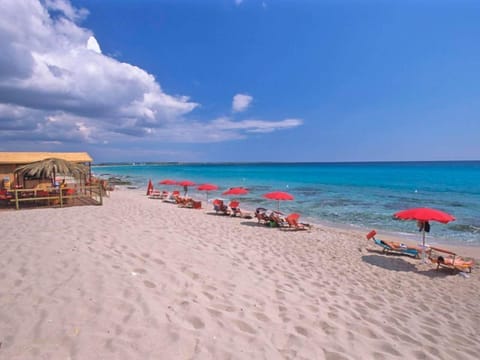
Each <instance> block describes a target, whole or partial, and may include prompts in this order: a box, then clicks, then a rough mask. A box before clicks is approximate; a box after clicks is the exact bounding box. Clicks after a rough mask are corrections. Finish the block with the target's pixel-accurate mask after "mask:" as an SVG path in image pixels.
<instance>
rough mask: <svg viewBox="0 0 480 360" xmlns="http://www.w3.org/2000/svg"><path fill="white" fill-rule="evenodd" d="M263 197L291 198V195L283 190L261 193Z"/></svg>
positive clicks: (272, 198)
mask: <svg viewBox="0 0 480 360" xmlns="http://www.w3.org/2000/svg"><path fill="white" fill-rule="evenodd" d="M263 197H264V198H267V199H270V200H279V201H280V200H293V199H294V197H293V195H291V194H289V193H287V192H284V191H273V192H269V193H267V194H264V195H263Z"/></svg>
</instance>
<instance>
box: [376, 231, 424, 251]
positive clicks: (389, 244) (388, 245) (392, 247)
mask: <svg viewBox="0 0 480 360" xmlns="http://www.w3.org/2000/svg"><path fill="white" fill-rule="evenodd" d="M375 235H377V232H376V231H375V230H372V231H370V232H369V233H368V234H367V235H366V237H367V240H373V242H374V244H375V245H377V246H379V247H381V248H382V251H383V252H384V253H386V254H388V253H390V254H401V255H407V256H411V257H414V258H420V256H421V254H422V250H423V249H422V248H421V247H419V246H409V245H406V244H403V243H400V242H397V241H386V240H381V239H376V238H375ZM428 251H429V250H428V249H427V250H426V252H428Z"/></svg>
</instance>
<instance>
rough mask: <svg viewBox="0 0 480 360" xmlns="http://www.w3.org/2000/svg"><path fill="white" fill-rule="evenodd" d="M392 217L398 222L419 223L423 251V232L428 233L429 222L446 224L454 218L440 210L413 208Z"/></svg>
mask: <svg viewBox="0 0 480 360" xmlns="http://www.w3.org/2000/svg"><path fill="white" fill-rule="evenodd" d="M393 217H394V218H396V219H400V220H416V221H419V222H420V224H419V225H420V231H421V232H422V246H423V249H425V231H430V224H428V222H429V221H438V222H441V223H443V224H446V223H448V222H450V221H454V220H455V217H453V216H452V215H450V214H447V213H446V212H443V211H441V210H437V209H432V208H413V209H407V210H402V211H398V212H396V213H395V214H393ZM422 254H423V255H422V257H423V260H422V261H423V262H425V251H423V252H422Z"/></svg>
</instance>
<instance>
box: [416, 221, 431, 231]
mask: <svg viewBox="0 0 480 360" xmlns="http://www.w3.org/2000/svg"><path fill="white" fill-rule="evenodd" d="M417 226H418V231H420V232H421V231H423V230H425V232H427V233H428V232H430V223H429V222H428V221H420V220H419V221H417Z"/></svg>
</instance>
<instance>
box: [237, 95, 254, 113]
mask: <svg viewBox="0 0 480 360" xmlns="http://www.w3.org/2000/svg"><path fill="white" fill-rule="evenodd" d="M252 100H253V97H251V96H250V95H246V94H237V95H235V96H234V97H233V102H232V110H233V111H234V112H241V111H245V110H247V108H248V107H249V106H250V103H251V102H252Z"/></svg>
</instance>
